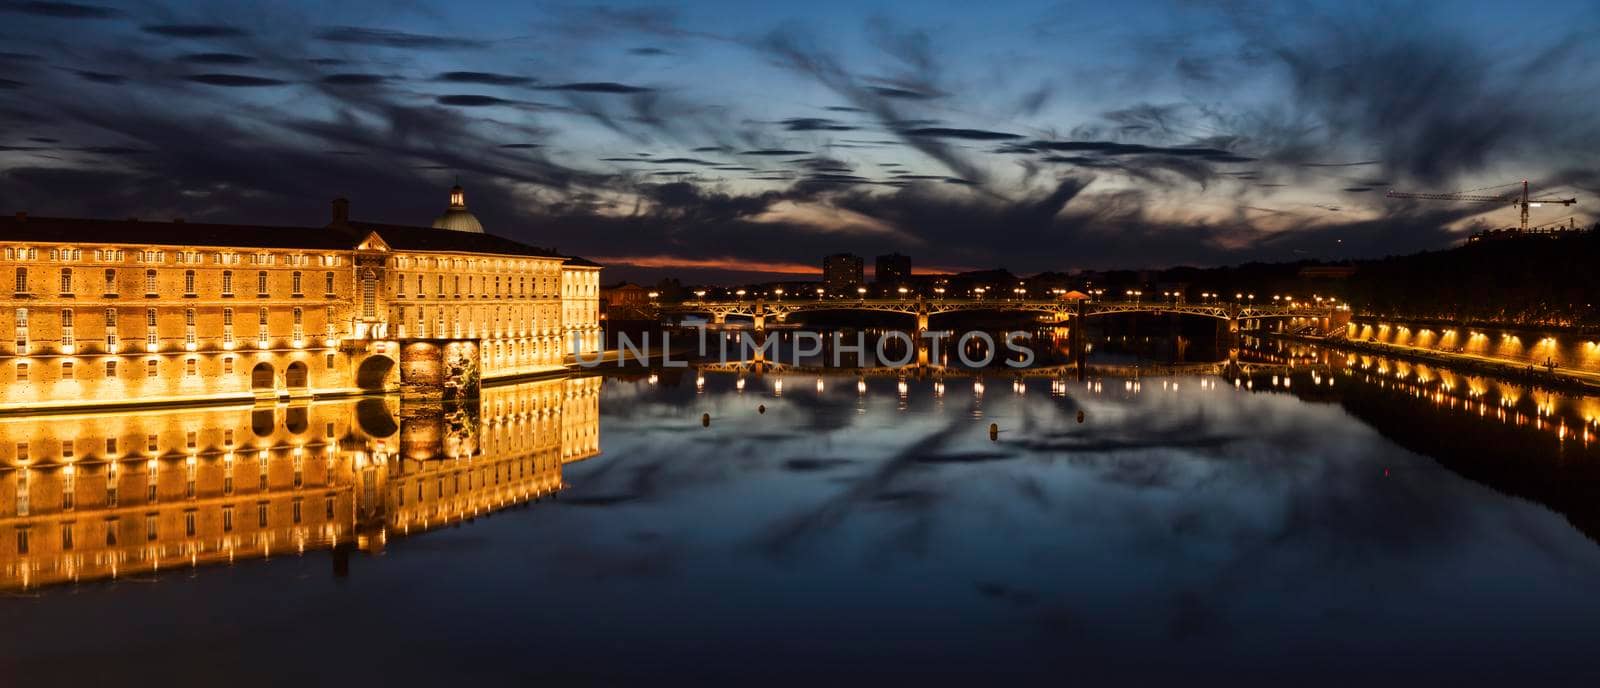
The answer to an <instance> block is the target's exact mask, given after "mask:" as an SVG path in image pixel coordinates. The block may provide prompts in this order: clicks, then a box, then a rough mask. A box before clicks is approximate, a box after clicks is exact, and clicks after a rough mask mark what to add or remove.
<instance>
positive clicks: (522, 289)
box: [394, 273, 557, 299]
mask: <svg viewBox="0 0 1600 688" xmlns="http://www.w3.org/2000/svg"><path fill="white" fill-rule="evenodd" d="M415 277H416V279H415V280H414V282H415V284H416V289H415V290H414V291H412V292H410V293H411V294H413V295H415V296H416V297H417V298H424V297H426V296H428V293H427V289H426V279H427V276H426V275H416V276H415ZM433 277H434V281H433V295H434V296H435V297H437V298H441V299H442V298H444V297H445V295H446V294H448V295H450V296H452V297H453V298H458V299H459V298H461V297H462V295H463V294H465V295H466V296H467V297H468V298H471V297H473V296H481V297H483V298H486V299H487V298H490V297H491V296H493V297H495V298H499V297H508V296H509V297H533V298H546V299H553V298H555V297H556V296H557V294H556V280H555V279H553V278H550V279H546V278H542V277H534V278H533V279H529V278H528V277H527V276H519V277H517V278H516V280H515V281H513V280H512V278H511V276H509V275H507V276H506V277H505V278H504V280H502V279H501V278H500V276H498V275H497V276H495V277H494V281H493V282H492V284H493V285H494V287H493V289H492V290H491V288H490V286H489V285H490V284H491V282H490V280H489V276H488V275H466V276H465V277H466V282H467V284H466V289H462V288H461V279H462V277H463V276H462V275H451V276H450V281H449V282H448V284H449V285H450V287H451V288H450V289H449V290H446V289H445V285H446V281H445V276H444V275H434V276H433ZM411 283H412V280H408V279H407V278H406V275H405V274H404V273H395V280H394V286H395V289H394V295H395V296H396V297H398V298H402V299H403V298H405V297H406V293H407V291H406V287H408V286H410V284H411Z"/></svg>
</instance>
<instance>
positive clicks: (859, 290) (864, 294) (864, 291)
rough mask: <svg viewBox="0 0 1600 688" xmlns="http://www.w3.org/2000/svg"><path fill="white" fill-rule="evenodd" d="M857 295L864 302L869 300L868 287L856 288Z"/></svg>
mask: <svg viewBox="0 0 1600 688" xmlns="http://www.w3.org/2000/svg"><path fill="white" fill-rule="evenodd" d="M856 295H857V296H859V297H861V298H862V299H863V300H865V299H866V298H867V288H866V287H856Z"/></svg>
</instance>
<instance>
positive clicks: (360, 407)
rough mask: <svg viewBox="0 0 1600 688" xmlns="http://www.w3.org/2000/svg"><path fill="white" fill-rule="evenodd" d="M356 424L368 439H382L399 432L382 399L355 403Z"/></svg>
mask: <svg viewBox="0 0 1600 688" xmlns="http://www.w3.org/2000/svg"><path fill="white" fill-rule="evenodd" d="M356 424H357V425H358V426H360V428H361V431H362V432H364V433H367V435H368V436H369V437H373V438H376V439H383V438H386V437H389V436H390V435H393V434H395V433H397V432H400V425H399V423H397V422H396V421H395V418H394V414H393V413H390V412H389V407H388V405H386V404H385V403H384V401H383V400H382V399H362V400H361V401H358V402H356Z"/></svg>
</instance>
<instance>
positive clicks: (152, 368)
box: [144, 358, 160, 378]
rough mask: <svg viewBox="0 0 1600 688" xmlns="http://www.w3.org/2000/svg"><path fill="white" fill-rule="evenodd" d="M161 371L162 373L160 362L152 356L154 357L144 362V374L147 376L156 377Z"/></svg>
mask: <svg viewBox="0 0 1600 688" xmlns="http://www.w3.org/2000/svg"><path fill="white" fill-rule="evenodd" d="M159 373H160V369H159V364H157V363H156V360H155V359H153V358H152V359H150V360H148V361H145V362H144V376H145V377H147V378H154V377H156V376H157V375H158V374H159Z"/></svg>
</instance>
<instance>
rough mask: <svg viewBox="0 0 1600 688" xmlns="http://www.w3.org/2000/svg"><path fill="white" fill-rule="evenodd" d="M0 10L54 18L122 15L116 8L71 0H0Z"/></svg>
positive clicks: (89, 17)
mask: <svg viewBox="0 0 1600 688" xmlns="http://www.w3.org/2000/svg"><path fill="white" fill-rule="evenodd" d="M0 12H10V13H14V14H31V15H33V16H36V17H53V18H56V19H115V18H117V17H121V16H122V15H123V13H122V10H119V9H116V8H112V7H102V6H100V5H80V4H78V3H73V2H0Z"/></svg>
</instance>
